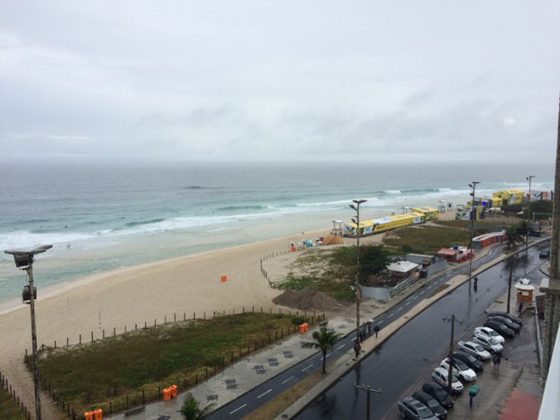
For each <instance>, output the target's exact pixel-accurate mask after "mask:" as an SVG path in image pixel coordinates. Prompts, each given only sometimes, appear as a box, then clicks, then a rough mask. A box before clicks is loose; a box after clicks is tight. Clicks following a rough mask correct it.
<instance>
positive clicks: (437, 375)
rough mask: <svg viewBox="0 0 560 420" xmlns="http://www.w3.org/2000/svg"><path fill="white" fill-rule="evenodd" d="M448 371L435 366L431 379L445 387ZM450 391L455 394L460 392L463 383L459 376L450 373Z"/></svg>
mask: <svg viewBox="0 0 560 420" xmlns="http://www.w3.org/2000/svg"><path fill="white" fill-rule="evenodd" d="M448 373H449V371H447V370H445V369H444V368H442V367H437V368H435V369H434V371H433V373H432V379H433V380H434V381H436V382H437V383H438V384H440V385H441V386H443V387H447V386H448V385H447V380H448V379H447V375H448ZM451 391H452V392H454V393H455V394H460V393H461V392H463V384H462V383H461V382H460V381H459V378H457V376H455V375H451Z"/></svg>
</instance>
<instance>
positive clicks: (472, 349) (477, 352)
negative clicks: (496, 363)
mask: <svg viewBox="0 0 560 420" xmlns="http://www.w3.org/2000/svg"><path fill="white" fill-rule="evenodd" d="M458 346H459V348H460V349H461V350H462V351H464V352H465V353H468V354H472V355H473V356H474V357H478V358H479V359H480V360H490V353H489V352H488V351H486V350H484V348H483V347H482V346H481V345H480V344H477V343H473V342H472V341H459V343H458Z"/></svg>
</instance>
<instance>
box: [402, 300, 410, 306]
mask: <svg viewBox="0 0 560 420" xmlns="http://www.w3.org/2000/svg"><path fill="white" fill-rule="evenodd" d="M411 303H412V301H410V300H407V301H406V302H405V303H404V306H406V305H410V304H411Z"/></svg>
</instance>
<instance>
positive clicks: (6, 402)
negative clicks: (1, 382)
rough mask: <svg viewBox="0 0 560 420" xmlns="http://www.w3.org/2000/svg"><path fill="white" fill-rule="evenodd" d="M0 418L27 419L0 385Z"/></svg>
mask: <svg viewBox="0 0 560 420" xmlns="http://www.w3.org/2000/svg"><path fill="white" fill-rule="evenodd" d="M0 419H13V420H27V417H26V416H24V415H23V413H22V412H21V410H20V409H19V408H18V406H17V404H16V403H15V401H14V400H12V399H11V398H10V394H8V392H7V391H6V390H5V389H4V388H3V387H2V386H0Z"/></svg>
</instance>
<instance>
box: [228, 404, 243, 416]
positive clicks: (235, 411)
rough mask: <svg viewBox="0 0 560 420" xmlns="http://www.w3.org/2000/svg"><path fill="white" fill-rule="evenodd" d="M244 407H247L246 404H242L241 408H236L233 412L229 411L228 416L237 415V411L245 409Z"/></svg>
mask: <svg viewBox="0 0 560 420" xmlns="http://www.w3.org/2000/svg"><path fill="white" fill-rule="evenodd" d="M245 407H247V404H243V405H242V406H240V407H237V408H236V409H235V410H233V411H230V412H229V414H233V413H237V412H238V411H239V410H241V409H242V408H245Z"/></svg>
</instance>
